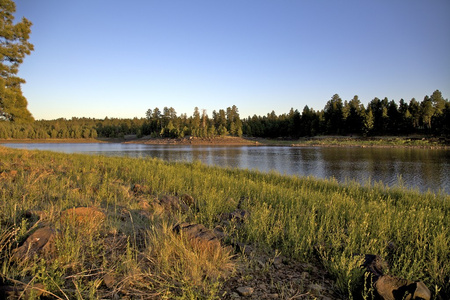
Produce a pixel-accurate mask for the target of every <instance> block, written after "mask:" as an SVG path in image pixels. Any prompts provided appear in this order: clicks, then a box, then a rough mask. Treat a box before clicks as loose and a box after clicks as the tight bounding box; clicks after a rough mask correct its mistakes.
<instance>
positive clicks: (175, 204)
mask: <svg viewBox="0 0 450 300" xmlns="http://www.w3.org/2000/svg"><path fill="white" fill-rule="evenodd" d="M159 204H160V205H161V206H162V207H163V208H164V210H165V211H166V212H176V211H180V210H182V211H187V210H188V209H189V207H188V206H187V205H186V204H185V203H184V202H182V201H180V199H179V198H178V197H176V196H172V195H164V196H162V197H161V198H160V199H159Z"/></svg>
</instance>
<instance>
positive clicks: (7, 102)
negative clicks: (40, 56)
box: [0, 0, 33, 122]
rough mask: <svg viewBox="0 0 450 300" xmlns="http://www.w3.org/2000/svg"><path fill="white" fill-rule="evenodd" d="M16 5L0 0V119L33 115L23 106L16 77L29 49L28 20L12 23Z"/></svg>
mask: <svg viewBox="0 0 450 300" xmlns="http://www.w3.org/2000/svg"><path fill="white" fill-rule="evenodd" d="M15 11H16V4H15V3H14V2H13V1H12V0H1V1H0V120H2V119H3V120H10V121H16V122H31V121H33V116H32V115H31V113H30V112H29V111H28V109H27V105H28V103H27V100H26V98H25V97H24V96H23V94H22V89H21V84H22V83H25V80H24V79H22V78H20V77H18V76H17V73H18V72H19V65H20V64H21V63H22V62H23V60H24V58H25V56H26V55H29V54H30V53H31V51H33V44H31V43H30V42H28V39H29V38H30V33H31V22H30V21H28V20H27V19H26V18H23V19H22V21H21V22H19V23H17V24H14V12H15Z"/></svg>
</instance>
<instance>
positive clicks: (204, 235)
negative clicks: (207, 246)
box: [173, 222, 220, 244]
mask: <svg viewBox="0 0 450 300" xmlns="http://www.w3.org/2000/svg"><path fill="white" fill-rule="evenodd" d="M173 231H175V232H177V233H179V232H183V233H184V234H186V235H187V236H188V237H189V238H195V239H199V240H201V241H205V242H209V243H214V244H220V241H219V238H218V236H217V234H216V233H215V232H214V231H213V230H211V229H208V228H206V227H205V226H203V225H202V224H195V223H186V222H183V223H180V224H177V225H175V227H174V228H173Z"/></svg>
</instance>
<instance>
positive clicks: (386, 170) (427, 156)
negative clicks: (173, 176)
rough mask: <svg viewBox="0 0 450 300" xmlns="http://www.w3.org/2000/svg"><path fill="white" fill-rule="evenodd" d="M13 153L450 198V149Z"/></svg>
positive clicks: (136, 148) (118, 148) (86, 147)
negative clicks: (189, 165) (129, 161)
mask: <svg viewBox="0 0 450 300" xmlns="http://www.w3.org/2000/svg"><path fill="white" fill-rule="evenodd" d="M3 145H4V146H7V147H11V148H23V149H38V150H51V151H58V152H66V153H87V154H102V155H107V156H131V157H148V156H150V157H158V158H161V159H164V160H167V161H188V162H192V161H195V160H200V161H201V162H203V163H205V164H208V165H218V166H223V167H233V168H242V169H255V170H260V171H264V172H268V171H272V170H274V171H277V172H279V173H281V174H288V175H299V176H315V177H318V178H331V177H334V178H335V179H337V180H338V181H339V182H345V181H346V180H352V179H354V180H356V181H358V182H361V183H367V182H368V181H369V180H370V181H371V182H379V181H381V182H383V183H384V184H385V185H388V186H393V185H396V184H398V183H399V178H401V179H400V182H402V183H403V185H404V186H407V187H410V188H414V189H419V190H421V191H427V190H431V191H433V192H438V191H443V192H445V193H447V194H449V193H450V150H443V149H413V148H359V147H338V148H334V147H273V146H258V147H255V146H180V145H140V144H3Z"/></svg>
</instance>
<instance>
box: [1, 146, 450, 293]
mask: <svg viewBox="0 0 450 300" xmlns="http://www.w3.org/2000/svg"><path fill="white" fill-rule="evenodd" d="M135 184H140V185H145V186H146V187H148V190H149V194H150V195H147V196H148V197H149V198H148V199H147V200H148V201H150V198H151V197H158V196H160V195H164V194H178V195H181V194H189V195H191V196H192V197H193V198H194V199H195V202H196V204H195V209H192V210H190V211H189V212H188V213H187V214H183V215H182V214H178V215H175V216H171V217H170V218H172V219H169V221H164V222H167V223H164V222H163V223H162V224H161V223H156V221H155V220H153V219H151V220H150V221H149V220H148V219H145V218H142V217H140V215H139V209H138V208H139V201H140V200H142V199H139V197H135V196H133V195H132V193H130V188H131V186H133V185H135ZM0 187H1V191H0V223H1V228H0V239H8V240H9V241H11V242H10V244H11V245H13V244H14V243H19V242H20V241H21V240H23V238H24V237H25V236H26V233H27V231H28V230H29V229H30V228H32V226H33V225H34V223H35V222H36V219H31V220H29V219H26V218H25V217H24V216H25V212H26V211H29V210H31V211H43V212H45V218H46V220H48V221H49V222H50V221H52V220H56V219H57V216H58V214H59V213H60V212H61V211H62V210H64V209H67V208H72V207H75V206H96V207H100V208H102V209H104V210H105V211H107V212H108V214H107V216H108V218H107V222H105V224H104V225H103V226H104V227H105V230H106V232H109V233H110V234H111V233H112V232H121V233H124V234H125V236H127V242H126V245H125V247H122V248H121V247H118V250H117V249H116V250H117V251H116V250H115V252H114V253H108V255H106V254H105V252H107V251H110V250H108V249H106V248H105V246H104V245H99V244H96V242H98V241H99V237H96V236H92V237H90V238H88V239H86V238H85V237H84V236H85V234H82V233H76V232H75V233H74V232H72V234H69V233H68V234H67V235H65V239H63V240H62V241H60V242H61V243H62V245H61V247H60V249H62V250H61V251H62V252H61V253H62V254H64V255H66V256H67V257H65V256H64V257H63V258H61V259H60V260H58V262H57V263H56V262H53V264H59V265H56V266H52V265H50V266H48V265H47V264H44V263H41V264H40V263H39V262H35V264H30V266H28V268H29V269H26V268H25V269H24V270H22V271H19V270H18V269H15V267H14V265H12V264H8V260H7V259H8V257H9V256H8V253H9V252H8V251H9V250H8V249H7V247H6V248H5V247H3V248H0V250H1V251H0V252H1V253H2V255H1V257H2V264H3V267H2V273H1V274H2V276H3V277H4V278H12V279H17V280H21V279H23V278H25V277H26V276H30V274H37V273H36V272H38V271H37V270H31V269H30V268H31V266H33V265H34V266H38V267H39V266H40V267H42V268H44V267H45V271H39V272H40V273H39V272H38V273H39V274H46V276H47V277H46V276H43V275H42V276H41V275H39V276H41V277H39V278H36V280H38V279H39V280H40V282H44V283H45V284H46V286H48V287H50V288H51V291H52V292H53V293H55V294H57V295H59V296H60V297H62V298H64V294H69V293H70V292H73V294H76V295H78V297H79V298H82V297H84V298H88V296H89V295H91V294H92V295H94V296H99V295H100V294H101V291H102V287H101V278H102V277H101V276H94V275H92V276H87V275H88V274H95V273H96V272H97V273H102V274H103V273H105V274H106V273H108V274H109V273H114V274H115V276H121V278H122V282H121V283H120V284H119V283H118V284H116V286H115V289H116V290H117V291H119V290H122V291H124V290H127V291H128V292H130V293H131V290H130V287H127V286H126V284H125V283H126V282H127V280H131V279H132V278H135V280H134V282H135V285H134V288H135V291H134V292H135V293H138V292H137V290H139V291H143V290H147V291H152V293H154V295H155V297H156V296H157V297H160V298H164V297H166V298H171V297H172V298H173V297H178V298H193V297H194V298H195V297H200V298H219V297H220V295H219V292H218V291H219V290H220V284H221V282H222V281H221V280H222V278H223V277H226V276H227V274H229V272H231V271H232V269H233V266H232V262H231V260H230V256H231V253H230V252H229V249H227V248H225V249H222V250H218V249H209V250H208V251H206V250H207V249H205V248H204V245H203V246H202V245H196V244H192V242H190V241H189V240H187V239H186V238H185V237H179V236H176V235H173V233H171V231H170V230H169V228H170V224H172V223H174V222H176V221H184V220H188V221H193V222H198V223H202V224H204V225H205V226H207V227H210V228H213V227H214V226H215V225H216V224H217V223H218V222H219V221H220V215H221V214H222V213H224V212H231V211H233V210H235V209H236V208H237V207H238V206H239V205H240V207H241V208H243V209H246V210H248V211H249V212H250V217H249V218H248V219H246V221H245V222H244V224H243V226H240V227H237V226H233V224H232V223H230V226H229V227H228V228H226V231H227V233H228V234H229V236H232V237H234V238H236V239H238V242H244V243H251V244H253V245H255V246H258V247H260V248H261V249H266V250H267V251H274V250H277V251H279V252H281V253H282V254H283V255H285V256H289V257H292V258H294V259H297V260H298V261H316V262H318V263H320V264H322V265H323V266H324V267H325V268H326V269H327V270H328V272H330V273H331V274H332V275H333V276H334V278H335V280H336V285H337V287H338V288H339V290H340V291H341V292H342V294H343V295H348V294H349V291H351V290H353V289H355V288H356V285H357V281H358V280H359V279H360V277H361V272H360V268H359V266H360V256H359V255H360V254H366V253H372V254H379V255H381V256H382V257H384V258H386V259H387V260H388V261H389V262H390V265H391V269H390V272H391V273H392V274H395V275H396V276H400V277H404V278H408V279H414V280H416V279H417V280H423V281H424V282H425V284H426V285H427V286H428V287H430V289H431V290H432V291H434V293H435V294H447V295H448V294H449V293H450V284H449V282H448V278H449V276H450V196H448V195H446V194H433V193H420V192H418V191H410V190H407V189H405V188H402V187H394V188H388V187H385V186H383V185H382V184H372V185H370V186H369V185H365V186H362V185H359V184H357V183H354V182H353V183H352V182H350V183H347V184H345V185H340V184H338V183H337V182H336V181H335V180H318V179H315V178H303V177H302V178H299V177H294V176H281V175H279V174H276V173H269V174H265V173H260V172H256V171H247V170H236V169H224V168H219V167H208V166H205V165H203V164H201V163H199V162H194V163H169V162H164V161H161V160H158V159H152V158H143V159H134V158H124V157H120V158H119V157H103V156H86V155H78V154H70V155H68V154H59V153H50V152H39V151H23V150H10V149H6V148H3V147H0ZM150 196H151V197H150ZM124 210H125V211H127V214H128V215H130V216H131V217H130V218H128V217H127V218H128V219H127V220H128V221H126V222H124V221H122V219H123V211H124ZM121 215H122V217H121ZM171 222H172V223H171ZM11 230H14V234H12V233H11ZM20 232H21V233H20ZM10 236H13V238H10ZM82 237H83V238H82ZM139 240H141V241H142V240H144V241H145V242H144V243H142V242H141V243H139V242H138V241H139ZM64 243H65V244H64ZM64 245H65V246H64ZM77 245H78V246H77ZM79 245H83V247H81V249H79V248H80V246H79ZM170 245H171V246H170ZM10 247H12V246H10ZM162 249H171V250H170V251H169V252H167V251H162ZM122 250H123V251H122ZM88 253H93V254H88ZM100 258H101V259H100ZM113 258H114V259H113ZM174 258H176V259H174ZM113 260H114V261H113ZM202 261H203V262H207V263H204V264H202V263H201V262H202ZM69 262H72V264H75V265H70V264H69ZM131 262H134V265H133V264H132V263H131ZM61 266H65V267H63V268H61ZM95 270H96V271H95ZM210 271H211V272H210ZM33 272H35V273H33ZM59 272H62V273H63V274H60V273H59ZM74 272H75V274H79V275H78V277H76V278H75V277H69V276H71V275H69V274H72V273H74ZM205 273H206V274H215V275H214V276H206V275H205ZM35 276H37V275H35ZM67 277H69V279H67ZM49 278H50V279H49ZM61 278H66V279H65V280H63V281H61V280H60V279H61ZM99 278H100V279H99ZM127 278H128V279H127ZM189 278H193V279H192V280H189ZM144 279H145V280H144ZM58 280H60V281H58ZM95 280H100V281H95ZM145 282H147V283H145ZM137 283H139V284H137ZM81 287H83V289H84V290H81V289H82V288H81Z"/></svg>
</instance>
